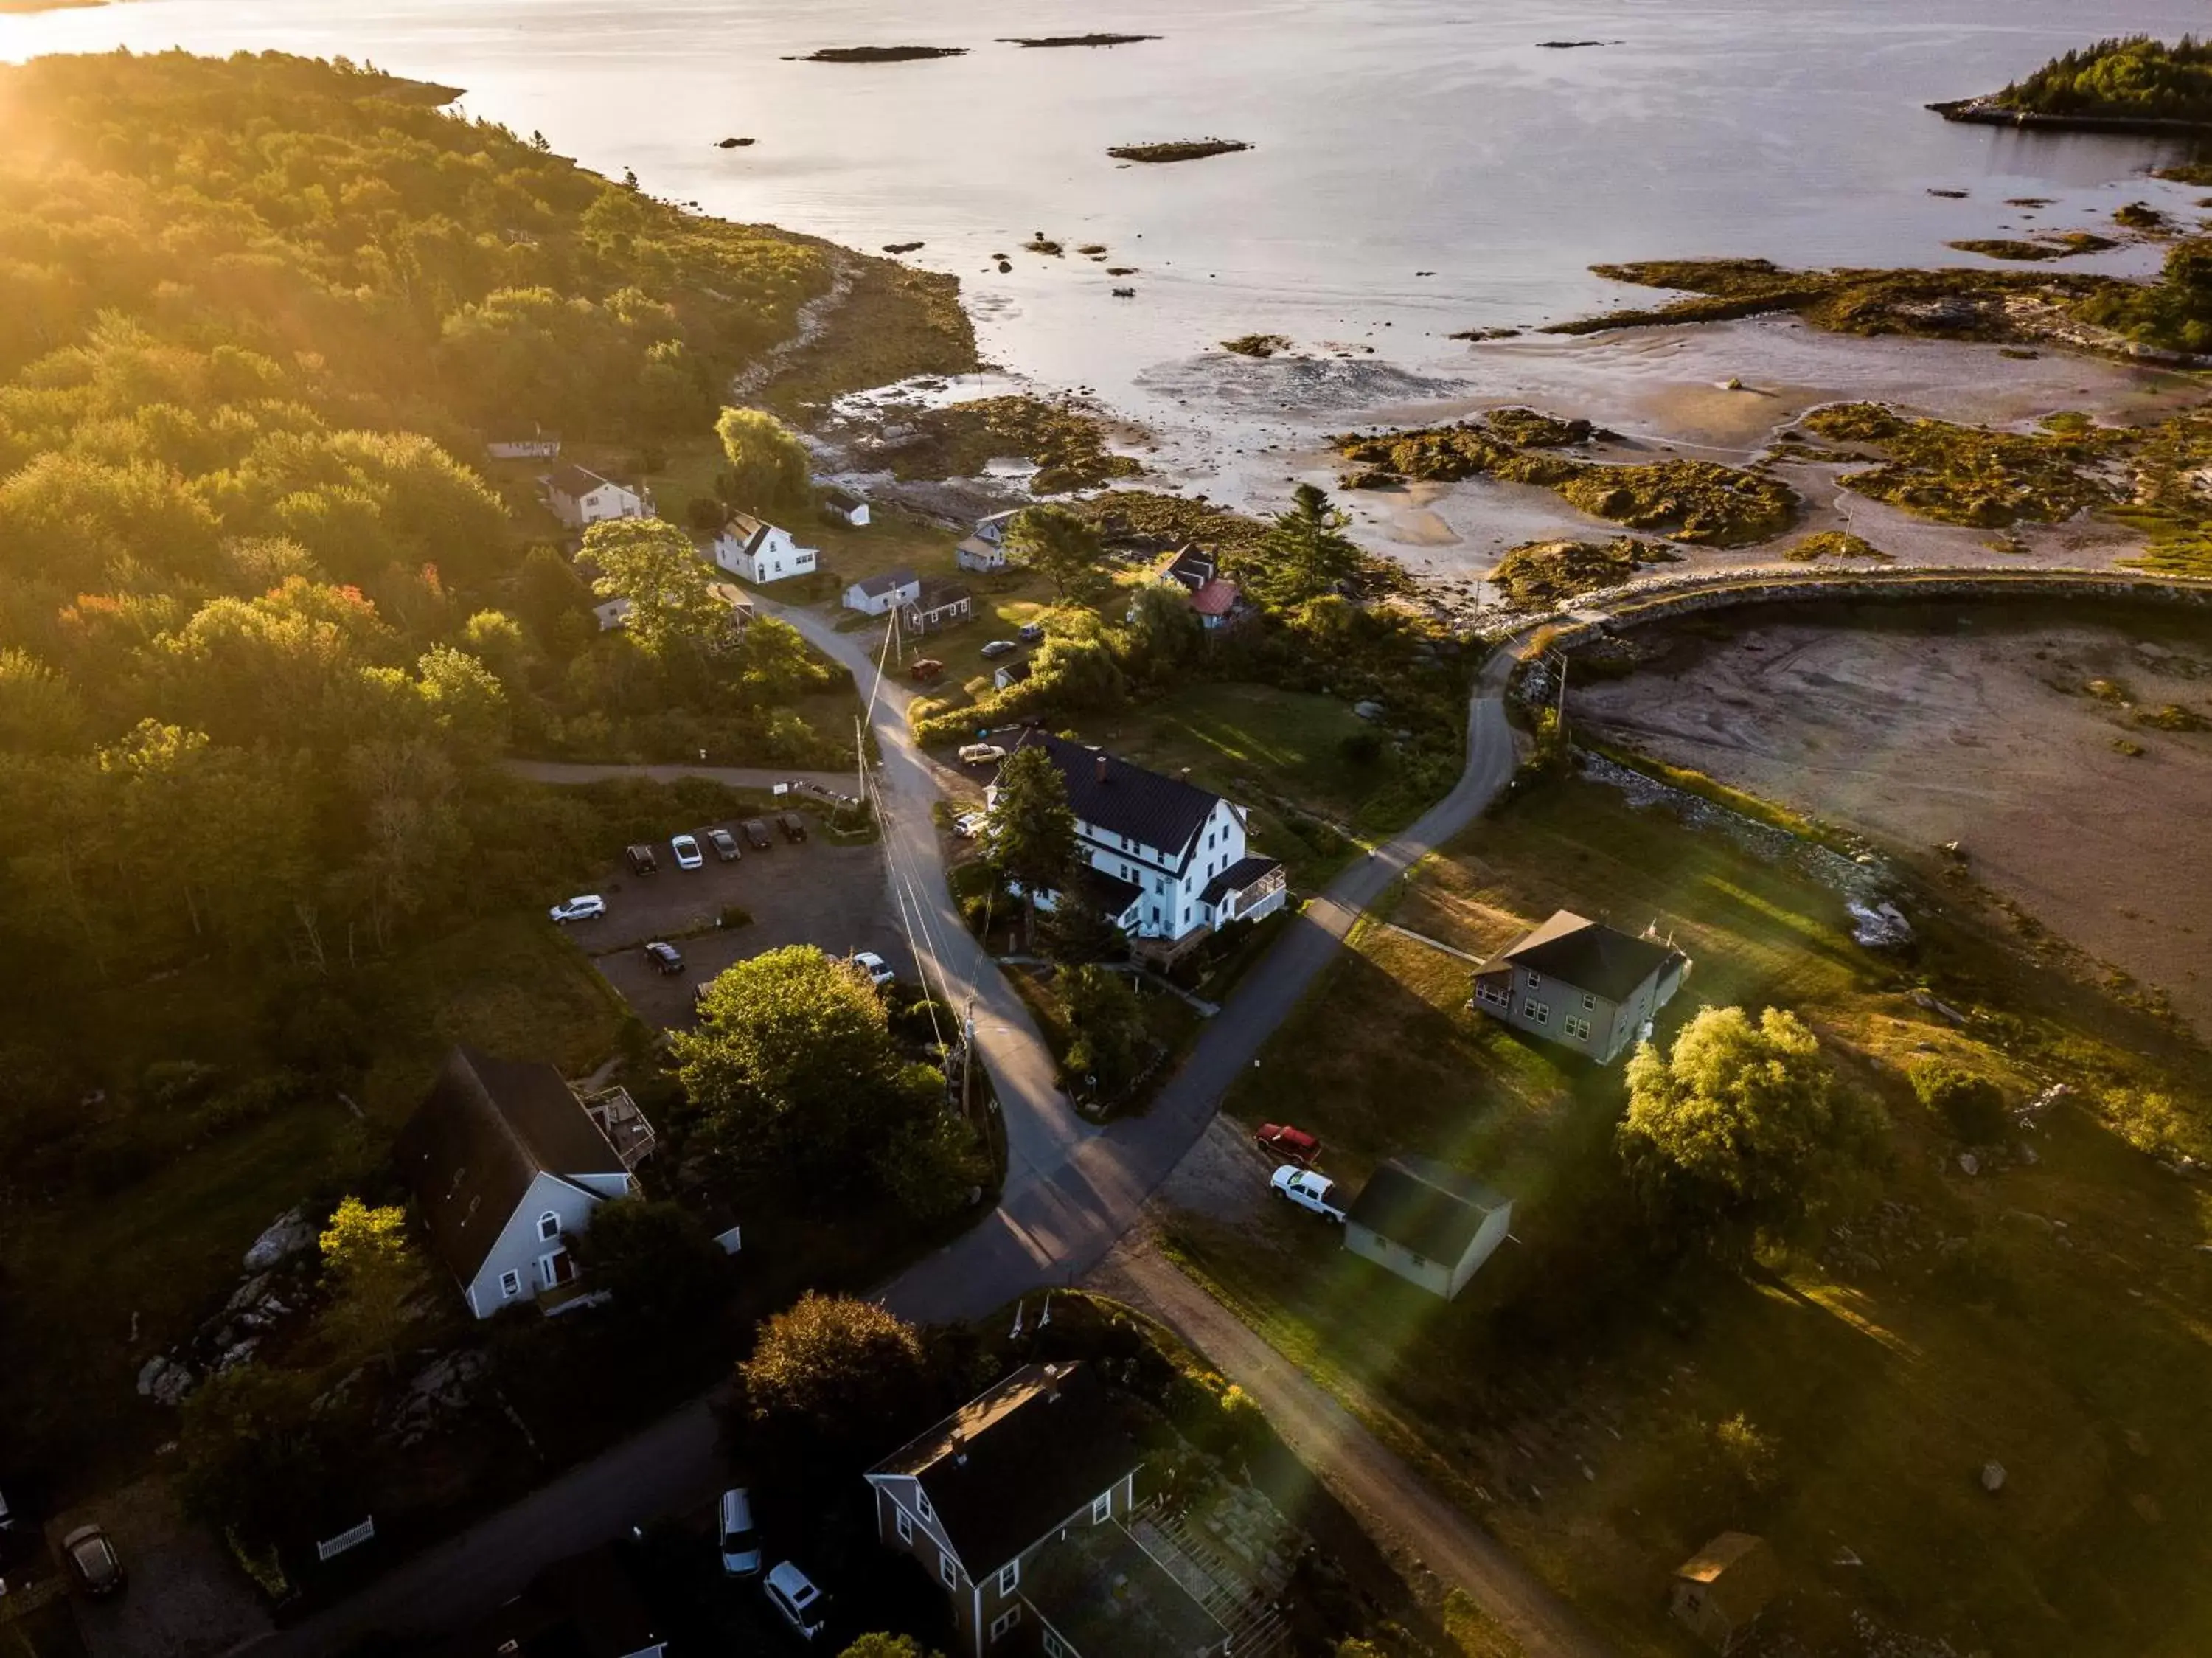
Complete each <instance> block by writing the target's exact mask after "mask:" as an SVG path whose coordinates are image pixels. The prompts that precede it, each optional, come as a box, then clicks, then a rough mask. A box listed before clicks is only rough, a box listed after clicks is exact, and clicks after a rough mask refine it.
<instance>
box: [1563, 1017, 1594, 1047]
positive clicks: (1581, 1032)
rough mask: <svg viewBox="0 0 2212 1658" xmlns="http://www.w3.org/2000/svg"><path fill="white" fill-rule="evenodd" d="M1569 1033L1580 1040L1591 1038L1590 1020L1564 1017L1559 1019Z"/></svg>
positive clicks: (1584, 1040) (1585, 1040)
mask: <svg viewBox="0 0 2212 1658" xmlns="http://www.w3.org/2000/svg"><path fill="white" fill-rule="evenodd" d="M1559 1023H1560V1024H1561V1026H1562V1027H1565V1030H1566V1033H1567V1034H1568V1035H1570V1036H1571V1037H1573V1038H1574V1039H1576V1040H1577V1041H1578V1042H1587V1041H1589V1033H1590V1022H1589V1020H1587V1019H1563V1020H1561V1021H1559Z"/></svg>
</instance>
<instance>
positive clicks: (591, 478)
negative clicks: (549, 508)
mask: <svg viewBox="0 0 2212 1658" xmlns="http://www.w3.org/2000/svg"><path fill="white" fill-rule="evenodd" d="M613 482H614V480H613V479H611V478H602V477H600V476H599V473H597V472H586V471H585V470H584V468H583V467H581V466H578V465H576V463H575V462H574V461H573V460H572V461H569V462H568V463H567V464H566V465H564V466H556V467H555V468H554V469H553V470H552V471H551V472H549V473H547V474H546V478H545V487H546V488H548V489H550V490H551V491H553V492H554V494H556V495H565V496H567V497H568V498H569V499H570V500H572V501H573V500H575V499H577V498H578V497H581V496H586V495H589V494H590V493H591V492H592V491H593V490H596V489H597V488H599V485H602V484H611V483H613Z"/></svg>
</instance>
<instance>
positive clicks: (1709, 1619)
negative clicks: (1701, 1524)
mask: <svg viewBox="0 0 2212 1658" xmlns="http://www.w3.org/2000/svg"><path fill="white" fill-rule="evenodd" d="M1781 1588H1782V1563H1781V1562H1780V1561H1779V1560H1778V1559H1776V1558H1775V1556H1774V1551H1773V1550H1772V1549H1771V1548H1769V1547H1767V1545H1766V1539H1764V1538H1760V1537H1754V1536H1753V1535H1752V1534H1751V1533H1749V1532H1723V1533H1721V1534H1720V1535H1719V1536H1718V1537H1716V1538H1715V1539H1713V1540H1712V1541H1711V1542H1710V1543H1708V1544H1706V1545H1705V1547H1704V1548H1702V1549H1699V1551H1697V1553H1695V1554H1693V1555H1692V1556H1691V1557H1689V1558H1688V1559H1687V1560H1685V1561H1684V1562H1683V1563H1682V1564H1680V1565H1679V1566H1677V1567H1675V1568H1674V1592H1673V1594H1672V1595H1671V1596H1670V1598H1669V1601H1668V1606H1669V1609H1670V1610H1671V1611H1672V1612H1673V1613H1674V1621H1675V1622H1676V1623H1678V1624H1681V1625H1682V1627H1683V1628H1685V1629H1686V1630H1688V1631H1690V1633H1691V1634H1692V1635H1694V1636H1696V1637H1698V1639H1699V1640H1700V1641H1703V1642H1704V1643H1705V1644H1706V1645H1707V1646H1709V1647H1711V1649H1713V1650H1714V1651H1715V1652H1723V1653H1725V1652H1733V1651H1735V1649H1736V1648H1737V1646H1738V1645H1740V1644H1741V1643H1742V1641H1743V1640H1744V1638H1745V1637H1747V1635H1749V1634H1750V1632H1751V1626H1752V1625H1753V1624H1755V1623H1757V1622H1758V1621H1759V1613H1761V1612H1765V1610H1766V1606H1767V1603H1768V1602H1769V1601H1771V1600H1773V1599H1774V1597H1775V1596H1776V1595H1777V1594H1779V1593H1780V1592H1781Z"/></svg>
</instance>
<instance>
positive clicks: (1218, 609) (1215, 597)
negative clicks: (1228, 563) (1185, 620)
mask: <svg viewBox="0 0 2212 1658" xmlns="http://www.w3.org/2000/svg"><path fill="white" fill-rule="evenodd" d="M1190 607H1191V608H1192V609H1193V610H1194V611H1196V612H1197V613H1199V614H1200V615H1201V616H1226V615H1227V614H1229V613H1230V612H1231V611H1232V610H1234V609H1236V608H1237V583H1236V582H1225V581H1223V580H1221V579H1220V578H1219V577H1218V576H1216V577H1215V578H1214V579H1213V580H1212V581H1210V582H1206V583H1205V584H1204V585H1202V586H1201V587H1200V588H1199V589H1198V590H1197V591H1196V592H1194V593H1193V594H1191V595H1190Z"/></svg>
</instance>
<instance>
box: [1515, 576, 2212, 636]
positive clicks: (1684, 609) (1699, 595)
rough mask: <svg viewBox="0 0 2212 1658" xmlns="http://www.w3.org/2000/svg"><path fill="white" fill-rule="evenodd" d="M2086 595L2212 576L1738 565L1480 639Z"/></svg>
mask: <svg viewBox="0 0 2212 1658" xmlns="http://www.w3.org/2000/svg"><path fill="white" fill-rule="evenodd" d="M1945 599H1997V600H2002V599H2029V600H2050V599H2078V600H2090V601H2093V602H2096V603H2100V604H2112V603H2120V604H2155V605H2191V606H2212V582H2197V581H2191V580H2189V579H2187V578H2185V577H2180V576H2130V575H2125V574H2116V573H2113V572H2111V571H2104V570H2020V571H2014V570H1958V569H1940V568H1938V569H1922V570H1897V569H1894V568H1892V569H1888V570H1859V571H1851V572H1849V573H1847V574H1838V575H1834V576H1811V575H1807V574H1804V573H1802V572H1795V573H1791V574H1786V575H1785V574H1782V573H1779V572H1778V573H1776V574H1775V575H1773V576H1761V575H1759V574H1757V573H1753V572H1744V571H1730V572H1728V573H1725V574H1719V575H1705V576H1676V577H1672V578H1668V577H1660V578H1658V579H1656V580H1653V581H1650V582H1635V583H1631V584H1629V585H1627V586H1625V587H1620V588H1610V589H1607V591H1605V592H1601V593H1593V594H1585V595H1583V598H1581V599H1580V600H1577V601H1576V603H1575V605H1574V607H1573V608H1571V609H1567V610H1559V611H1554V612H1553V613H1552V614H1550V615H1548V616H1539V617H1529V618H1523V619H1517V620H1516V621H1513V622H1510V623H1500V624H1498V625H1493V626H1492V627H1489V628H1486V629H1483V630H1481V631H1480V634H1479V636H1478V637H1481V638H1483V639H1485V640H1486V641H1487V642H1489V643H1492V644H1503V643H1505V642H1506V641H1507V640H1509V639H1512V638H1516V637H1521V636H1523V635H1527V634H1532V633H1537V632H1542V633H1545V634H1546V635H1547V643H1549V644H1550V645H1551V646H1553V647H1554V648H1556V649H1573V648H1574V647H1575V646H1576V645H1577V644H1580V643H1586V642H1587V641H1589V640H1591V639H1595V638H1598V637H1602V636H1604V635H1607V634H1617V633H1622V632H1625V631H1627V630H1628V629H1630V628H1634V627H1643V626H1645V625H1649V624H1650V623H1654V622H1663V621H1668V620H1671V619H1674V618H1676V617H1680V616H1692V615H1696V614H1699V613H1702V612H1705V611H1714V610H1731V609H1746V608H1750V607H1757V606H1765V605H1789V604H1815V603H1831V604H1832V603H1836V602H1838V601H1841V602H1845V603H1848V602H1850V601H1853V600H1896V601H1899V602H1902V603H1913V602H1925V601H1927V600H1945Z"/></svg>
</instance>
